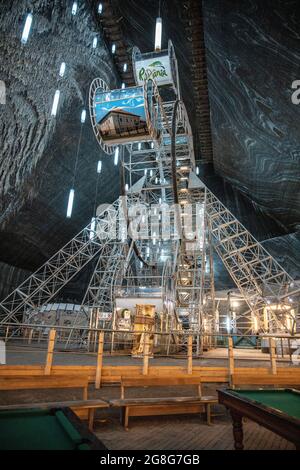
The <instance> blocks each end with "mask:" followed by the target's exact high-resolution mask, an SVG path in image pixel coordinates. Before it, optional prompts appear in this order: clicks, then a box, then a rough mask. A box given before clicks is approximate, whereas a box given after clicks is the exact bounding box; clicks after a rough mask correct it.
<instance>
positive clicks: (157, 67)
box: [136, 56, 172, 85]
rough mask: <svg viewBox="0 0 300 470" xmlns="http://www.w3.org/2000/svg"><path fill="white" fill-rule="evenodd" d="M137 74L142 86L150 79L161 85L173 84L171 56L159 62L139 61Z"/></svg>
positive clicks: (158, 60)
mask: <svg viewBox="0 0 300 470" xmlns="http://www.w3.org/2000/svg"><path fill="white" fill-rule="evenodd" d="M136 72H137V77H138V81H139V84H140V85H142V84H143V83H144V81H145V80H149V79H152V80H155V81H156V82H157V84H160V85H167V84H170V83H172V78H171V68H170V61H169V56H166V57H160V59H157V60H153V59H147V60H142V61H139V62H138V63H137V64H136Z"/></svg>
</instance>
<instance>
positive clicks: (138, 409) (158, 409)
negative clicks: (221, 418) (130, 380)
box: [129, 403, 205, 416]
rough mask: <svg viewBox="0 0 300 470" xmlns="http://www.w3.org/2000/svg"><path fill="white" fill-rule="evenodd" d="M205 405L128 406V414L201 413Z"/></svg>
mask: <svg viewBox="0 0 300 470" xmlns="http://www.w3.org/2000/svg"><path fill="white" fill-rule="evenodd" d="M204 408H205V405H202V404H195V403H185V404H182V405H180V404H174V405H173V404H170V405H150V406H147V405H145V406H132V407H129V416H160V415H175V414H192V413H203V412H204Z"/></svg>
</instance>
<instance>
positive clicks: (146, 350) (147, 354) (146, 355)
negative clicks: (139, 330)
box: [143, 333, 149, 375]
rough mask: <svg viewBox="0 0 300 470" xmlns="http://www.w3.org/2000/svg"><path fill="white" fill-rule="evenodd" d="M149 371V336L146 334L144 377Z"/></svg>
mask: <svg viewBox="0 0 300 470" xmlns="http://www.w3.org/2000/svg"><path fill="white" fill-rule="evenodd" d="M148 371H149V334H148V333H145V342H144V358H143V375H148Z"/></svg>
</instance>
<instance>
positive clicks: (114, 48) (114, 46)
mask: <svg viewBox="0 0 300 470" xmlns="http://www.w3.org/2000/svg"><path fill="white" fill-rule="evenodd" d="M111 52H112V53H113V54H115V52H116V45H115V44H113V45H112V46H111Z"/></svg>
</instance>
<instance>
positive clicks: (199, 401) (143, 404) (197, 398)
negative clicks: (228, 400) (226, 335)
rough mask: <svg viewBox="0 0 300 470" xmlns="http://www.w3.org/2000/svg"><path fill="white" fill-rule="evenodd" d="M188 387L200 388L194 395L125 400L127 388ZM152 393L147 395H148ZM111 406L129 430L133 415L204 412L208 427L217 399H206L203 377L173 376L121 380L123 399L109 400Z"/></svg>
mask: <svg viewBox="0 0 300 470" xmlns="http://www.w3.org/2000/svg"><path fill="white" fill-rule="evenodd" d="M177 386H188V387H189V388H190V387H193V388H195V387H196V389H197V394H195V395H192V396H180V395H179V396H172V397H170V396H159V397H157V396H155V397H149V396H145V397H142V398H141V397H138V398H137V397H130V398H125V390H126V389H127V388H134V389H136V388H145V387H146V388H147V389H148V387H151V388H153V387H155V388H159V389H160V390H162V393H163V388H164V387H177ZM149 393H150V392H148V395H149ZM109 403H110V405H111V406H113V407H119V408H120V410H121V422H122V424H123V425H124V428H125V429H126V430H128V424H129V417H130V416H157V415H159V416H161V415H162V416H164V415H169V414H193V413H197V414H199V415H200V414H201V413H203V412H205V415H206V421H207V424H208V425H210V424H211V406H212V405H214V404H217V403H218V400H217V398H216V397H213V396H203V395H202V392H201V377H193V376H192V377H190V376H177V377H176V376H173V377H150V376H145V377H138V378H127V377H121V398H120V399H116V400H110V402H109Z"/></svg>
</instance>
